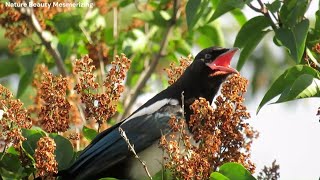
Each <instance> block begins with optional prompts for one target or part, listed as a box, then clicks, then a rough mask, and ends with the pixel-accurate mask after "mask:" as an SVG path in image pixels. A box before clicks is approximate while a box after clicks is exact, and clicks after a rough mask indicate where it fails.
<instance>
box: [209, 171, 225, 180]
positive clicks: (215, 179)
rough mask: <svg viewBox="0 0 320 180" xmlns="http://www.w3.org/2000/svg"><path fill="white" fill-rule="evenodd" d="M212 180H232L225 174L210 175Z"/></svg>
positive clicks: (214, 173)
mask: <svg viewBox="0 0 320 180" xmlns="http://www.w3.org/2000/svg"><path fill="white" fill-rule="evenodd" d="M210 180H230V179H229V178H227V177H225V176H224V175H223V174H220V173H218V172H213V173H211V174H210Z"/></svg>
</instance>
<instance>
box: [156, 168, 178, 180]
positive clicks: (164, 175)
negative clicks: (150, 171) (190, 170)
mask: <svg viewBox="0 0 320 180" xmlns="http://www.w3.org/2000/svg"><path fill="white" fill-rule="evenodd" d="M152 179H153V180H172V179H173V177H172V173H171V172H170V171H169V170H166V169H165V170H164V171H163V170H160V171H159V172H157V173H156V174H155V175H154V176H153V177H152Z"/></svg>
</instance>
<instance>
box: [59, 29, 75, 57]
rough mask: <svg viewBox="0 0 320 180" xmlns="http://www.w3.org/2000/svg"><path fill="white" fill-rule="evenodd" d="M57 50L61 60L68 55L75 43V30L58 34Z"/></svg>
mask: <svg viewBox="0 0 320 180" xmlns="http://www.w3.org/2000/svg"><path fill="white" fill-rule="evenodd" d="M58 39H59V43H58V47H57V48H58V51H59V52H60V55H61V58H62V60H63V61H65V60H66V58H67V57H68V56H69V55H70V53H71V50H72V48H73V45H74V43H75V32H73V31H68V32H65V33H61V34H59V35H58Z"/></svg>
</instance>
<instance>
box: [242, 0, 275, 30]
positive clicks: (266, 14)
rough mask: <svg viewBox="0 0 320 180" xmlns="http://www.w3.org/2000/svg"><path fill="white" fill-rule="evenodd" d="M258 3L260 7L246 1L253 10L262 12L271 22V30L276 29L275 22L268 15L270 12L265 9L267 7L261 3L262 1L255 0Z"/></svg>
mask: <svg viewBox="0 0 320 180" xmlns="http://www.w3.org/2000/svg"><path fill="white" fill-rule="evenodd" d="M257 1H258V3H259V5H260V8H257V7H255V6H253V5H252V4H251V3H248V4H247V5H248V6H249V7H250V8H251V9H252V10H254V11H255V12H258V13H261V14H263V15H264V16H265V17H266V18H268V19H269V20H270V22H271V27H272V29H273V30H276V29H278V27H277V26H276V24H275V23H274V22H273V20H272V18H271V16H270V13H269V11H268V9H267V7H266V6H265V5H264V4H263V2H262V1H261V0H257Z"/></svg>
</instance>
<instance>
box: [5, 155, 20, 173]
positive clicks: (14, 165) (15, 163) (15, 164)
mask: <svg viewBox="0 0 320 180" xmlns="http://www.w3.org/2000/svg"><path fill="white" fill-rule="evenodd" d="M0 155H1V157H2V159H1V160H0V167H3V168H5V169H6V170H8V171H11V172H18V171H19V169H21V168H22V166H21V163H20V160H19V156H18V155H15V154H10V153H5V154H4V155H3V156H2V153H1V154H0Z"/></svg>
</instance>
